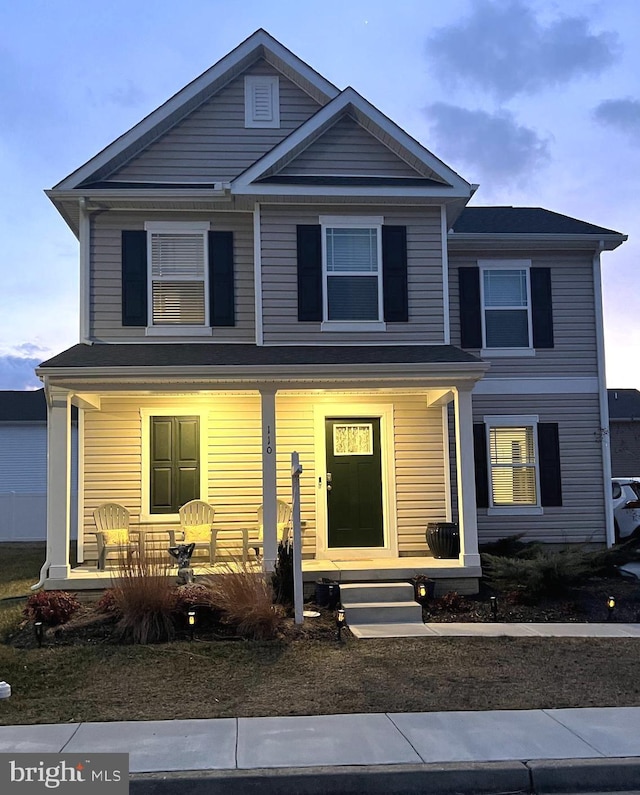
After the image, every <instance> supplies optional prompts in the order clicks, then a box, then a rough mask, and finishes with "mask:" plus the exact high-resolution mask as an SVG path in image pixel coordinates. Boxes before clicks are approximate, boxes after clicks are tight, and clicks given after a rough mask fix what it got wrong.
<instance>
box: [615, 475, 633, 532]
mask: <svg viewBox="0 0 640 795" xmlns="http://www.w3.org/2000/svg"><path fill="white" fill-rule="evenodd" d="M611 485H612V488H613V523H614V527H615V531H616V541H624V540H625V539H626V538H631V536H633V535H638V536H640V478H612V479H611Z"/></svg>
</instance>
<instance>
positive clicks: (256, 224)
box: [253, 202, 264, 345]
mask: <svg viewBox="0 0 640 795" xmlns="http://www.w3.org/2000/svg"><path fill="white" fill-rule="evenodd" d="M260 230H261V221H260V202H256V203H255V206H254V208H253V279H254V283H253V284H254V288H253V292H254V297H255V324H256V345H264V330H263V325H262V236H261V231H260Z"/></svg>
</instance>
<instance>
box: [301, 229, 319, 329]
mask: <svg viewBox="0 0 640 795" xmlns="http://www.w3.org/2000/svg"><path fill="white" fill-rule="evenodd" d="M321 234H322V231H321V227H320V225H319V224H313V225H308V224H302V225H299V226H298V227H297V241H298V320H322V238H321Z"/></svg>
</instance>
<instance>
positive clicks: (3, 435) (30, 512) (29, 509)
mask: <svg viewBox="0 0 640 795" xmlns="http://www.w3.org/2000/svg"><path fill="white" fill-rule="evenodd" d="M77 478H78V440H77V431H76V428H75V427H73V428H72V431H71V496H72V501H71V537H72V538H75V537H76V534H77V521H76V510H75V508H76V500H75V498H76V495H77V482H78V480H77ZM46 537H47V426H46V424H45V423H16V424H8V423H7V424H0V541H37V540H41V539H45V538H46Z"/></svg>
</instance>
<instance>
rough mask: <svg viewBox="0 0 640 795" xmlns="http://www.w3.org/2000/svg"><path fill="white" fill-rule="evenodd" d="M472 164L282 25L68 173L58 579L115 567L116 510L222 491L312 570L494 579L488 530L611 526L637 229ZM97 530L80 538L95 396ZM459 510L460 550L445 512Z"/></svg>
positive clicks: (54, 567) (575, 530) (154, 520)
mask: <svg viewBox="0 0 640 795" xmlns="http://www.w3.org/2000/svg"><path fill="white" fill-rule="evenodd" d="M475 190H476V186H474V185H471V184H469V183H468V182H466V181H465V180H464V179H463V178H462V177H460V176H459V175H458V174H456V173H455V172H454V171H453V170H452V169H451V168H449V167H448V166H447V165H445V164H444V163H443V162H442V161H440V160H439V159H438V158H437V157H435V156H434V155H433V154H432V153H431V152H429V151H428V150H427V149H425V148H424V147H423V146H422V145H421V144H419V143H418V142H417V141H416V140H415V139H413V138H411V137H410V136H409V135H408V134H407V133H406V132H404V131H403V130H402V129H400V128H399V127H398V126H397V125H396V124H394V123H393V122H392V121H391V120H390V119H388V118H387V117H386V116H384V115H383V114H382V113H381V112H380V111H379V110H377V109H376V108H375V107H373V106H372V105H371V104H369V103H368V102H367V101H366V100H365V99H363V98H362V97H361V96H360V95H359V94H358V93H357V92H356V91H354V90H353V89H352V88H346V89H344V90H342V91H341V90H339V89H338V88H336V87H335V86H334V85H332V84H331V83H329V82H328V81H327V80H325V79H324V78H323V77H322V76H321V75H319V74H318V73H317V72H315V71H314V70H313V69H312V68H310V67H309V66H308V65H307V64H305V63H304V62H303V61H301V60H300V59H299V58H297V57H296V56H295V55H293V54H292V53H291V52H290V51H289V50H288V49H286V48H285V47H283V46H282V45H281V44H279V43H278V42H277V41H275V40H274V39H273V38H272V37H271V36H269V35H268V34H267V33H266V32H264V31H262V30H259V31H257V32H256V33H255V34H253V35H252V36H251V37H249V38H248V39H247V40H246V41H244V42H243V43H242V44H241V45H240V46H239V47H237V48H236V49H235V50H233V51H232V52H231V53H229V54H228V55H227V56H226V57H225V58H223V59H222V60H221V61H219V62H218V63H217V64H215V65H214V66H213V67H211V69H209V70H208V71H207V72H205V73H204V74H202V75H201V76H200V77H198V78H197V79H196V80H194V81H193V82H192V83H190V84H189V85H188V86H187V87H186V88H184V89H183V90H182V91H180V92H179V93H177V94H176V95H175V96H173V97H172V98H171V99H169V100H168V101H167V102H166V103H165V104H164V105H162V106H161V107H160V108H158V109H157V110H156V111H154V112H153V113H151V114H150V115H149V116H147V117H146V118H145V119H144V120H143V121H141V122H140V123H139V124H138V125H137V126H135V127H133V128H132V129H131V130H130V131H129V132H127V133H125V134H124V135H123V136H121V137H120V138H118V139H117V140H116V141H115V142H114V143H112V144H111V145H109V146H107V147H106V148H105V149H103V150H102V151H101V152H100V153H99V154H98V155H96V157H94V158H93V159H92V160H90V161H89V162H88V163H86V164H85V165H83V166H81V167H80V168H78V169H77V170H76V171H74V172H73V173H72V174H71V175H70V176H68V177H67V178H66V179H64V180H62V182H60V183H59V184H58V185H56V186H55V188H53V189H52V190H50V191H48V192H47V195H48V196H49V197H50V198H51V200H52V202H53V203H54V205H55V206H56V208H57V209H58V210H59V212H60V213H61V215H62V217H63V218H64V219H65V221H66V222H67V223H68V225H69V226H70V227H71V229H72V230H73V232H74V233H75V234H76V235H77V237H78V239H79V244H80V285H81V287H80V289H81V318H80V323H81V341H80V343H79V344H78V345H76V346H74V347H72V348H70V349H69V350H67V351H64V352H63V353H61V354H59V355H58V356H54V357H53V358H52V359H50V360H48V361H46V362H44V363H43V364H42V365H41V366H40V368H39V369H38V374H39V375H40V377H41V378H42V379H43V380H44V383H45V386H46V389H47V393H48V396H49V434H50V445H51V446H50V459H49V489H50V491H52V492H53V494H55V499H52V500H51V502H50V506H49V508H50V510H49V535H48V540H49V541H48V560H47V564H46V565H45V567H44V568H43V577H44V578H45V579H46V582H45V587H48V588H54V587H60V586H68V585H69V584H73V585H74V587H82V586H83V585H84V586H86V587H90V586H91V585H94V584H95V581H96V579H95V578H96V576H97V575H95V569H92V568H91V567H93V566H95V559H96V546H95V537H94V534H93V532H94V530H95V526H94V522H93V510H94V509H95V508H96V506H98V505H99V504H100V503H102V502H106V501H116V502H119V503H122V504H123V505H125V506H126V507H127V508H128V510H129V511H130V512H131V516H132V521H133V522H134V523H143V524H146V525H147V526H149V525H150V526H152V527H153V526H154V525H158V526H159V527H162V526H163V525H164V526H167V524H170V523H171V522H175V521H176V520H177V517H178V508H179V506H180V505H181V504H183V503H184V502H185V501H187V500H189V499H191V498H195V497H199V498H202V499H205V500H207V501H208V502H210V503H211V504H212V505H214V506H215V508H216V518H215V521H216V524H217V526H218V527H220V531H221V534H222V535H224V534H227V535H230V536H234V535H235V536H237V537H239V536H240V533H241V531H242V528H244V527H253V526H254V525H255V521H256V510H257V508H258V506H259V505H260V504H261V503H264V525H265V530H264V534H265V538H264V563H265V566H266V567H267V568H270V567H272V566H273V563H274V559H275V557H276V543H277V528H276V498H281V499H285V500H289V499H290V454H291V452H292V451H297V452H298V453H299V454H300V459H301V462H302V465H303V467H304V471H303V473H302V479H301V512H302V519H303V520H304V538H303V549H302V552H303V558H304V561H303V570H304V576H305V578H306V579H307V580H313V579H315V578H317V577H319V576H330V577H335V578H341V579H343V580H348V579H361V580H367V579H398V578H404V577H408V576H411V575H413V574H415V573H416V572H419V571H421V572H425V573H429V574H430V575H431V576H433V577H439V578H441V579H444V580H447V585H448V586H449V587H452V588H456V589H458V590H466V591H473V590H474V589H475V588H476V587H477V582H478V577H479V576H480V574H481V569H480V557H479V554H478V542H479V541H488V540H491V539H497V538H500V537H503V536H507V535H510V534H513V533H516V532H525V533H526V534H527V537H528V538H530V539H540V540H542V541H546V542H559V543H565V542H583V541H587V540H588V541H594V542H601V543H605V542H607V541H608V542H611V541H612V539H613V528H612V527H611V520H610V518H609V513H610V511H609V507H610V505H608V504H607V500H609V501H610V499H611V497H610V488H609V486H608V480H609V471H608V462H609V451H608V447H607V442H608V439H607V434H606V433H605V431H606V428H607V406H606V395H605V390H604V380H603V367H602V364H603V359H602V346H603V337H602V333H603V332H602V311H601V294H600V253H601V252H602V251H608V250H612V249H615V248H616V247H617V246H619V245H620V244H621V243H622V242H623V240H624V239H625V237H624V235H622V234H620V233H618V232H614V231H611V230H609V229H604V228H601V227H598V226H594V225H592V224H589V223H585V222H583V221H579V220H576V219H573V218H569V217H567V216H564V215H559V214H557V213H554V212H551V211H548V210H544V209H539V208H513V207H467V204H468V202H469V200H470V199H471V198H472V196H473V194H474V192H475ZM69 404H72V405H74V406H77V407H78V411H79V437H80V442H79V444H80V473H79V481H80V487H79V495H78V507H79V514H80V516H81V522H80V527H81V529H80V538H79V558H80V560H84V561H85V564H86V567H85V568H80V569H74V571H73V572H72V571H70V568H69V563H68V555H67V546H68V544H67V535H66V527H67V510H68V507H67V506H68V500H67V495H68V489H69V486H68V478H67V475H66V472H67V466H66V461H67V459H68V444H67V439H68V423H69V413H68V406H69ZM439 520H453V521H456V522H458V523H459V526H460V535H461V552H460V556H459V558H458V559H455V560H436V559H434V558H433V557H431V556H430V553H429V550H428V548H427V545H426V543H425V528H426V525H427V523H428V522H432V521H439Z"/></svg>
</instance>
